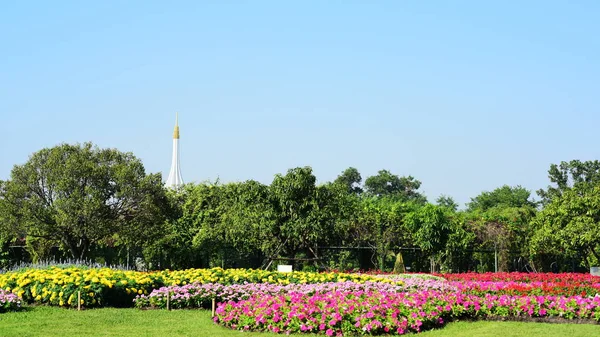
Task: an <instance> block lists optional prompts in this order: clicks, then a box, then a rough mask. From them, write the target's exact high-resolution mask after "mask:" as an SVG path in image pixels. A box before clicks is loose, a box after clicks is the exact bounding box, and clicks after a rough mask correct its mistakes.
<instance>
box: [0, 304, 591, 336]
mask: <svg viewBox="0 0 600 337" xmlns="http://www.w3.org/2000/svg"><path fill="white" fill-rule="evenodd" d="M0 336H2V337H12V336H15V337H16V336H18V337H29V336H44V337H53V336H60V337H65V336H157V337H158V336H161V337H162V336H215V337H235V336H246V337H264V336H271V337H273V336H277V335H275V334H269V333H244V332H239V331H232V330H228V329H225V328H221V327H219V326H217V325H215V324H213V323H212V321H211V319H210V312H208V311H202V310H178V311H164V310H146V311H144V310H137V309H112V308H107V309H95V310H85V311H81V312H78V311H75V310H67V309H61V308H52V307H34V308H30V309H27V310H26V311H21V312H12V313H4V314H0ZM419 336H423V337H458V336H464V337H470V336H473V337H475V336H492V337H494V336H498V337H521V336H522V337H536V336H539V337H559V336H561V337H562V336H570V337H590V336H600V325H583V324H581V325H580V324H548V323H521V322H456V323H450V324H448V325H447V326H445V327H444V328H443V329H439V330H434V331H428V332H424V333H422V334H419Z"/></svg>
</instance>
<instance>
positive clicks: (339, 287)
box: [134, 279, 458, 309]
mask: <svg viewBox="0 0 600 337" xmlns="http://www.w3.org/2000/svg"><path fill="white" fill-rule="evenodd" d="M422 290H438V291H445V292H447V291H458V288H456V287H454V286H452V285H450V284H449V283H448V282H445V281H437V280H424V279H407V280H406V282H405V283H404V284H390V283H382V282H373V281H367V282H364V283H356V282H351V281H346V282H327V283H318V284H288V285H280V284H269V283H244V284H234V285H223V284H219V283H205V284H201V283H190V284H187V285H184V286H168V287H162V288H160V289H155V290H153V291H152V292H151V293H150V294H148V295H138V296H136V298H135V300H134V302H135V306H136V307H138V308H166V307H167V297H169V301H170V307H171V308H174V309H182V308H202V307H208V305H209V304H210V303H211V301H212V300H213V299H214V300H215V301H217V302H226V301H240V300H245V299H248V298H250V297H252V296H258V295H283V294H288V293H292V292H296V293H303V294H309V295H311V294H325V293H328V292H331V291H341V292H356V291H364V292H382V293H396V292H414V291H422Z"/></svg>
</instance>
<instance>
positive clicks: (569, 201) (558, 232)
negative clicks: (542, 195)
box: [530, 183, 600, 268]
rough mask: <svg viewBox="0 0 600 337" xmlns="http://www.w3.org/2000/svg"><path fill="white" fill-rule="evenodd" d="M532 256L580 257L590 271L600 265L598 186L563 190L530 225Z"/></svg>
mask: <svg viewBox="0 0 600 337" xmlns="http://www.w3.org/2000/svg"><path fill="white" fill-rule="evenodd" d="M533 225H534V228H535V233H534V235H533V238H532V240H531V245H530V250H531V253H532V255H536V254H540V253H549V254H556V255H566V256H576V255H579V256H582V257H583V258H584V261H583V262H584V263H585V264H586V266H587V267H588V268H589V267H590V266H595V265H598V263H600V185H595V186H590V185H589V184H587V183H586V184H576V185H575V187H573V188H570V189H564V190H563V191H561V194H560V196H554V197H553V199H552V201H551V202H550V203H549V204H548V205H546V207H545V208H544V209H543V210H542V211H541V212H540V213H539V214H538V216H537V217H536V218H535V220H534V221H533Z"/></svg>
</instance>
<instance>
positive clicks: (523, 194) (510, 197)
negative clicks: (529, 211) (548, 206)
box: [467, 185, 536, 212]
mask: <svg viewBox="0 0 600 337" xmlns="http://www.w3.org/2000/svg"><path fill="white" fill-rule="evenodd" d="M530 197H531V192H530V191H529V190H527V189H525V188H523V187H521V186H515V187H511V186H508V185H504V186H502V187H499V188H497V189H495V190H493V191H491V192H482V193H481V194H480V195H478V196H476V197H475V198H471V202H470V203H468V204H467V211H474V210H479V211H484V212H485V211H487V210H488V209H490V208H493V207H500V208H506V207H535V206H536V203H535V202H534V201H532V200H530Z"/></svg>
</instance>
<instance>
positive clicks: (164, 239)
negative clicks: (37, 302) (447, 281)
mask: <svg viewBox="0 0 600 337" xmlns="http://www.w3.org/2000/svg"><path fill="white" fill-rule="evenodd" d="M548 175H549V179H550V186H548V188H546V189H543V190H539V191H537V195H538V196H539V201H534V199H533V196H532V195H531V192H530V191H528V190H526V189H525V188H522V187H520V186H501V187H498V188H497V189H495V190H493V191H488V192H482V193H481V194H480V195H478V196H475V197H473V198H471V202H469V203H468V204H467V205H466V208H465V209H463V210H459V205H457V203H456V202H454V200H453V199H452V198H451V197H448V196H440V197H438V198H437V199H436V200H435V201H429V200H427V198H426V197H425V196H424V195H423V194H422V193H421V192H420V191H419V188H420V185H421V182H420V181H418V180H417V179H415V178H414V177H412V176H405V177H402V176H398V175H395V174H393V173H392V172H390V171H387V170H381V171H379V172H378V173H377V174H376V175H374V176H370V177H367V178H366V179H364V180H363V177H362V176H361V174H360V173H359V171H358V170H357V169H355V168H348V169H346V170H344V171H343V172H341V173H340V175H339V176H338V177H337V178H336V179H335V180H334V181H332V182H328V183H324V184H317V183H316V177H315V176H314V174H313V172H312V169H311V168H310V167H298V168H293V169H290V170H288V172H287V173H285V174H278V175H276V176H275V177H274V179H273V181H272V182H271V184H269V185H265V184H261V183H259V182H257V181H252V180H249V181H245V182H237V183H219V182H207V183H199V184H188V185H185V186H183V187H182V188H180V189H178V190H176V191H173V190H167V189H165V188H164V187H163V185H162V181H161V176H160V175H159V174H146V173H145V171H144V167H143V165H142V163H141V161H140V160H139V159H137V158H136V157H135V156H133V155H132V154H131V153H122V152H119V151H117V150H115V149H99V148H97V147H95V146H93V145H92V144H90V143H86V144H82V145H79V144H78V145H69V144H63V145H59V146H56V147H53V148H48V149H43V150H41V151H39V152H36V153H34V154H33V155H32V156H31V157H30V159H29V160H28V162H26V163H25V164H23V165H16V166H15V167H14V168H13V170H12V172H11V177H10V179H9V180H7V181H0V229H1V230H2V231H1V233H0V240H2V243H3V246H2V252H1V253H0V264H3V265H9V264H12V263H15V262H17V261H23V260H32V261H39V260H45V259H60V258H67V257H69V258H76V259H90V260H93V261H95V262H100V263H107V264H127V265H131V264H134V263H136V264H142V265H145V266H147V267H149V268H151V269H159V268H160V269H164V268H171V269H175V268H177V269H179V268H188V267H212V266H222V267H253V268H259V267H263V268H266V267H270V268H273V267H274V266H275V265H276V264H293V265H294V267H295V269H316V268H334V269H344V270H347V269H375V268H376V269H380V270H388V271H389V270H396V271H403V270H405V269H410V270H411V271H430V270H432V269H433V270H435V271H448V272H460V271H468V270H471V271H493V270H495V269H497V270H499V271H505V270H531V271H585V270H589V269H588V268H589V267H590V266H597V265H598V263H599V260H600V226H599V224H600V162H599V161H586V162H581V161H577V160H574V161H570V162H562V163H560V164H559V165H551V167H550V170H549V171H548Z"/></svg>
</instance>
